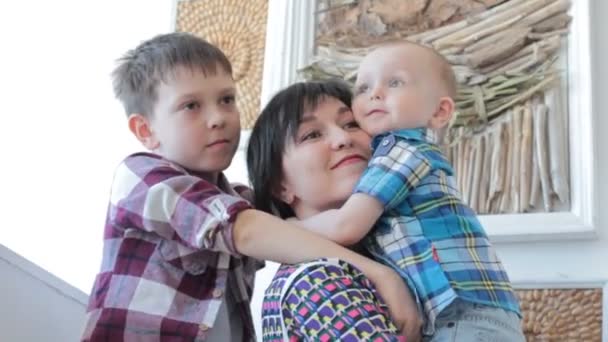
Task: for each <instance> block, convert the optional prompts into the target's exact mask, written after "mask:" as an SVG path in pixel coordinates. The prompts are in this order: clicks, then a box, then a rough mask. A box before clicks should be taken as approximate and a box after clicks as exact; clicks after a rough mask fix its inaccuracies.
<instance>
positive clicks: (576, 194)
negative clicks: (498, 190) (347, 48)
mask: <svg viewBox="0 0 608 342" xmlns="http://www.w3.org/2000/svg"><path fill="white" fill-rule="evenodd" d="M316 3H317V1H314V0H309V1H297V0H269V13H268V24H267V25H268V26H267V27H268V30H267V36H266V52H265V57H264V77H263V84H262V100H261V105H262V106H263V105H264V104H265V103H266V102H267V101H268V99H269V98H270V97H271V96H272V94H274V93H275V92H276V91H278V90H280V89H282V88H284V87H285V86H287V85H289V84H291V83H293V82H294V81H295V80H296V70H297V69H299V68H301V67H303V66H305V65H306V64H307V62H308V61H309V60H310V58H311V57H312V52H313V47H314V33H315V27H316V22H315V18H316V15H315V5H316ZM570 14H571V15H572V22H571V26H570V30H571V33H570V34H569V36H568V39H567V42H568V43H567V49H565V51H566V52H565V53H566V54H567V56H566V60H567V70H566V73H567V80H568V82H567V84H568V86H567V88H568V91H567V94H568V101H567V102H568V120H569V124H568V129H569V151H570V156H569V166H570V190H571V192H570V196H571V198H570V210H569V211H563V212H551V213H526V214H499V215H481V216H480V220H481V222H482V224H483V226H484V228H485V229H486V231H487V233H488V235H489V236H490V238H491V240H492V241H494V242H497V243H502V242H530V241H548V240H572V239H593V238H595V237H596V233H597V232H596V220H595V217H596V214H597V200H596V194H595V191H594V189H595V184H596V174H595V173H596V172H595V170H596V162H595V160H594V155H595V146H594V144H593V141H594V136H593V106H592V103H593V99H592V73H591V57H590V56H591V44H590V2H589V0H577V1H572V5H571V8H570ZM243 135H244V136H243V138H244V139H242V141H243V146H245V142H246V141H247V136H248V132H246V131H244V132H243Z"/></svg>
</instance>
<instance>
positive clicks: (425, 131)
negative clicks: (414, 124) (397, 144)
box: [372, 127, 437, 146]
mask: <svg viewBox="0 0 608 342" xmlns="http://www.w3.org/2000/svg"><path fill="white" fill-rule="evenodd" d="M388 135H396V136H398V137H400V138H404V139H407V140H414V141H420V142H427V143H431V144H435V143H436V142H437V134H436V133H435V131H433V130H432V129H429V128H426V127H421V128H407V129H397V130H393V131H390V132H386V133H382V134H379V135H377V136H376V137H374V140H373V143H372V144H373V145H374V146H377V144H378V143H379V142H380V141H381V140H382V139H383V138H384V137H386V136H388Z"/></svg>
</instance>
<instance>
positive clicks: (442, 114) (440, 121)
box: [429, 96, 455, 130]
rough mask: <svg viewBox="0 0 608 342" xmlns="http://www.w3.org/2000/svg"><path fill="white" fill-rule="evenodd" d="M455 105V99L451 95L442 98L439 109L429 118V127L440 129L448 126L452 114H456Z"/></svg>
mask: <svg viewBox="0 0 608 342" xmlns="http://www.w3.org/2000/svg"><path fill="white" fill-rule="evenodd" d="M454 107H455V104H454V100H452V98H451V97H448V96H444V97H442V98H440V99H439V106H438V107H437V111H435V113H434V114H433V116H432V117H431V119H430V120H429V127H430V128H432V129H435V130H439V129H440V128H443V127H446V126H447V125H448V124H449V123H450V120H451V119H452V115H453V114H454Z"/></svg>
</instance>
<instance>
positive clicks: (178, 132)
mask: <svg viewBox="0 0 608 342" xmlns="http://www.w3.org/2000/svg"><path fill="white" fill-rule="evenodd" d="M157 95H158V100H157V102H156V105H155V106H154V113H153V115H152V117H151V119H150V126H151V129H152V133H153V134H154V136H155V138H156V139H157V141H158V147H157V148H156V149H155V152H156V153H158V154H160V155H162V156H164V157H165V158H167V159H169V160H172V161H174V162H176V163H178V164H180V165H182V166H184V167H186V168H188V169H191V170H194V171H197V172H200V173H202V174H203V175H205V174H208V175H209V176H210V178H211V179H213V178H214V175H215V174H217V173H219V172H221V171H223V170H225V169H226V168H227V167H228V166H229V165H230V162H231V161H232V157H233V156H234V153H235V152H236V149H237V147H238V145H239V138H240V130H241V126H240V121H239V111H238V109H237V107H236V103H235V97H236V86H235V84H234V81H233V79H232V76H231V75H230V74H228V73H226V72H225V71H224V70H223V69H222V68H221V67H220V66H219V65H218V66H217V68H216V73H215V74H211V73H207V75H205V74H204V73H203V72H202V71H201V70H199V69H197V68H193V69H191V68H187V67H177V68H176V69H175V70H174V72H173V74H170V75H168V77H167V79H166V80H165V81H164V82H161V83H160V84H159V86H158V89H157Z"/></svg>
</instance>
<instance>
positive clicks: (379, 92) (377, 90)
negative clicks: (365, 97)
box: [369, 87, 384, 101]
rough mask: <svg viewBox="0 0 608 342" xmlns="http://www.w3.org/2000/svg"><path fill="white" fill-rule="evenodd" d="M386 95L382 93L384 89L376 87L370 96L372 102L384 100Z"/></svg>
mask: <svg viewBox="0 0 608 342" xmlns="http://www.w3.org/2000/svg"><path fill="white" fill-rule="evenodd" d="M383 96H384V94H383V93H382V89H381V87H374V89H372V91H371V92H370V94H369V97H370V100H374V101H377V100H382V98H383Z"/></svg>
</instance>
